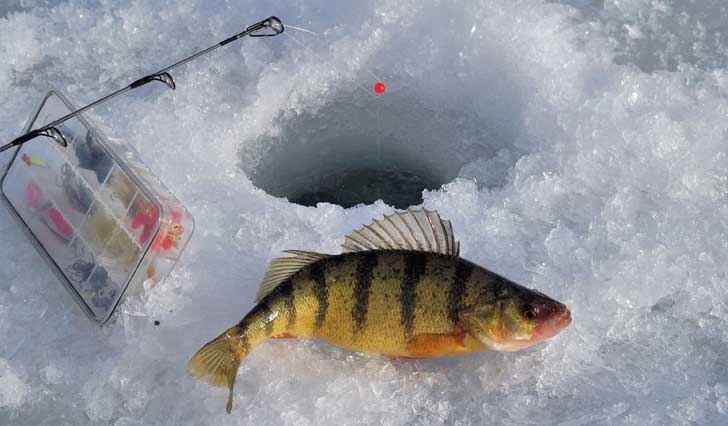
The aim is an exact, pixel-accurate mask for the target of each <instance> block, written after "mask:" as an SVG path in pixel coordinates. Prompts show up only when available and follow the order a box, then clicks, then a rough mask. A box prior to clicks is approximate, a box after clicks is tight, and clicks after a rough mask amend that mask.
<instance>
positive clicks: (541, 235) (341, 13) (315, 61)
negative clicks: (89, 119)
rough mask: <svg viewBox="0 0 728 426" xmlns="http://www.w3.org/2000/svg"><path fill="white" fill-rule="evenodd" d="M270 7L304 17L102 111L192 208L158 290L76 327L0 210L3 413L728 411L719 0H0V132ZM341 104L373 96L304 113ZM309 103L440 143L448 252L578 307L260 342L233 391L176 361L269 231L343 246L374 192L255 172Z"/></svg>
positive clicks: (242, 296) (502, 415) (706, 414)
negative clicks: (505, 319) (281, 193)
mask: <svg viewBox="0 0 728 426" xmlns="http://www.w3.org/2000/svg"><path fill="white" fill-rule="evenodd" d="M269 15H276V16H278V17H280V18H281V19H282V20H283V21H284V22H286V23H290V24H292V25H295V26H299V27H302V28H306V29H310V30H312V31H314V32H316V33H318V35H312V34H308V33H305V32H300V31H299V32H295V31H289V32H290V35H291V36H293V37H294V38H295V39H296V40H294V39H292V38H290V37H281V38H276V39H275V41H274V42H264V43H258V42H255V43H252V42H245V43H243V44H240V45H238V46H235V47H232V48H231V49H230V50H231V51H230V52H229V53H226V54H222V55H215V56H214V57H211V58H209V59H207V60H202V61H200V62H197V63H195V64H194V66H193V65H190V66H189V67H187V68H184V69H181V70H180V71H179V72H178V73H177V74H176V75H175V80H176V82H177V85H178V90H177V91H175V92H162V93H159V96H151V91H152V90H156V89H153V88H149V89H143V90H141V91H140V92H139V93H135V94H130V95H129V96H128V97H126V98H124V99H120V100H119V101H117V102H115V103H114V104H113V106H110V107H108V108H105V109H101V110H99V111H98V113H99V114H100V116H101V117H102V118H103V119H104V121H105V122H106V123H107V124H108V125H110V126H111V127H113V128H114V129H115V130H116V132H117V133H119V134H121V135H123V136H124V137H125V138H126V139H127V140H129V141H130V142H131V143H132V144H133V145H134V146H135V147H136V148H137V149H138V150H139V151H140V152H141V153H142V156H143V157H144V158H143V159H144V161H145V162H146V163H147V164H149V165H150V166H151V167H152V168H153V170H154V171H155V173H156V174H158V175H159V176H160V177H161V178H162V180H164V181H165V183H166V184H167V185H168V186H169V187H170V188H172V190H173V191H174V192H175V194H176V195H177V196H178V197H179V198H180V199H181V200H182V202H183V203H185V204H186V205H187V206H188V207H189V208H190V210H191V211H192V213H193V214H194V215H195V217H196V218H197V222H198V224H199V232H198V233H197V234H196V236H195V238H194V239H193V240H192V241H191V243H190V244H189V248H188V250H187V252H186V253H185V256H184V257H183V260H182V261H181V262H180V264H179V265H178V267H177V269H176V270H175V271H174V272H173V274H172V276H170V278H169V279H168V280H167V281H166V282H165V285H164V286H163V287H161V288H157V289H155V291H154V292H152V293H151V294H150V298H149V300H147V301H146V302H141V301H140V300H139V299H134V298H132V299H129V300H127V301H126V302H125V303H124V304H123V305H122V306H121V307H120V313H119V314H118V317H117V318H116V320H115V323H114V324H113V325H112V326H110V327H106V328H103V329H99V328H96V327H94V326H92V325H90V324H89V323H88V322H87V320H86V318H85V317H84V315H83V313H82V312H80V311H79V310H78V309H76V307H75V306H74V305H73V300H72V299H71V297H70V296H69V295H67V294H66V292H65V290H64V289H63V288H62V286H60V285H58V283H57V282H56V281H55V277H54V276H53V275H52V274H51V273H50V271H47V270H46V268H45V267H39V264H40V263H41V262H42V260H41V259H40V257H38V255H37V254H36V253H35V251H34V249H33V247H32V245H31V244H29V243H28V242H27V240H26V239H25V237H24V235H23V234H22V232H21V230H20V229H19V228H18V227H17V225H16V224H15V222H14V221H13V220H12V218H11V217H10V215H9V214H8V213H7V212H5V211H0V235H2V237H1V238H2V243H1V244H0V256H2V258H3V259H6V261H5V262H4V263H3V265H2V268H0V342H2V345H0V424H19V425H35V424H112V425H115V426H130V425H140V424H190V425H198V424H301V425H305V424H387V425H405V424H483V423H492V424H556V423H567V424H639V425H644V424H701V425H702V424H707V425H710V424H716V425H717V424H724V423H725V418H726V416H728V373H726V371H728V364H727V362H726V357H725V354H726V353H728V336H726V333H727V332H726V330H728V324H727V323H728V307H727V304H726V291H727V290H728V284H727V282H726V276H727V275H726V274H727V273H728V263H727V262H725V256H726V253H727V252H728V224H727V223H726V214H727V213H728V211H727V210H728V180H727V178H726V170H728V155H727V154H728V143H726V142H727V141H726V134H727V133H726V130H727V127H728V122H727V121H726V120H725V117H726V113H727V112H728V102H727V101H726V99H727V98H726V90H727V88H728V72H727V71H726V66H727V65H728V54H727V53H726V52H728V32H725V31H723V28H725V26H726V24H728V16H727V12H726V6H725V5H724V4H723V2H718V1H713V2H683V1H679V0H662V1H656V0H655V1H642V0H626V1H612V0H606V1H588V0H584V1H576V0H571V1H563V2H543V1H535V0H534V1H526V0H519V1H512V0H490V1H472V2H471V1H464V2H461V3H459V4H458V5H457V7H455V6H453V4H452V3H451V2H438V1H436V2H428V3H427V4H425V3H424V2H417V1H405V2H402V1H394V0H378V1H351V2H335V3H332V2H328V1H281V2H277V3H276V4H274V5H273V6H271V5H270V4H269V3H266V2H253V1H240V2H224V3H223V2H220V3H210V2H204V1H202V0H183V1H171V0H163V1H152V0H141V1H126V0H124V1H119V2H111V1H106V0H98V1H82V0H69V1H65V2H58V1H52V0H22V1H10V2H4V3H3V6H0V54H1V55H2V57H3V61H2V62H0V96H2V99H4V100H5V101H4V102H2V104H0V140H1V141H8V140H10V139H12V138H13V137H15V136H17V135H18V133H19V131H20V129H21V128H22V125H23V123H24V121H25V120H26V119H27V117H28V115H29V113H30V111H32V110H33V108H34V106H35V105H36V104H37V102H38V100H39V99H40V97H41V96H42V95H43V94H44V93H45V92H46V90H47V88H48V87H49V86H53V87H56V88H58V89H60V90H62V91H64V92H66V93H67V94H68V95H69V97H70V98H71V99H72V100H73V101H74V102H75V103H77V104H83V103H84V102H86V101H89V100H92V99H95V98H96V97H98V95H101V94H103V93H107V92H109V91H110V90H111V89H114V88H117V87H120V86H121V85H122V84H124V83H126V82H128V81H127V80H128V78H129V76H135V75H143V74H144V73H145V72H149V71H150V70H154V69H157V68H159V65H164V64H166V63H168V62H170V61H169V60H170V59H172V58H176V57H183V56H185V55H186V54H189V53H191V52H193V51H195V49H196V48H198V47H203V46H206V45H209V44H210V43H209V42H214V41H216V40H218V39H220V38H221V37H224V36H226V35H228V34H231V33H235V32H237V31H239V28H240V26H241V25H243V23H248V22H252V21H254V20H255V19H258V18H259V17H262V16H269ZM183 41H184V42H183ZM297 41H300V42H301V43H302V44H303V45H304V46H305V47H303V46H301V43H298V42H297ZM312 52H313V53H315V54H312ZM372 74H373V75H374V76H376V78H375V77H374V76H373V75H372ZM380 80H381V81H383V82H385V83H386V85H387V90H386V92H385V93H384V94H381V95H376V94H373V93H372V90H371V88H372V86H373V84H375V83H376V82H377V81H380ZM180 89H182V90H180ZM144 90H147V91H146V92H145V91H144ZM374 96H375V97H376V98H374V100H372V97H374ZM336 105H348V108H352V110H353V111H355V110H356V108H357V107H360V108H361V109H362V110H367V109H372V108H374V109H375V110H377V108H378V111H380V114H379V116H380V117H383V119H382V121H381V122H379V123H378V124H376V125H374V124H372V122H371V120H369V119H368V117H369V116H367V115H366V114H365V115H361V116H360V117H361V118H360V119H357V116H356V114H354V113H352V114H350V115H347V116H348V117H349V119H348V120H346V121H344V122H342V121H341V120H340V119H339V117H336V119H334V120H327V119H326V117H325V116H322V115H321V113H322V112H327V111H333V110H335V109H336V108H335V106H336ZM342 107H343V106H342ZM387 117H395V118H398V117H403V118H406V120H405V119H403V120H386V118H387ZM458 120H459V121H458ZM431 123H442V126H451V128H452V129H453V130H454V132H450V131H442V132H441V133H440V132H434V131H432V132H431V131H429V129H430V128H431V127H428V126H429V125H430V124H431ZM316 127H318V128H320V129H321V132H323V133H324V134H325V135H334V136H336V137H337V138H338V137H339V136H341V137H342V138H343V140H346V137H348V136H349V135H350V136H352V138H354V137H356V136H359V135H361V134H365V135H371V134H372V133H371V132H372V131H375V132H376V133H374V134H375V135H377V136H376V137H375V138H374V140H385V136H387V135H394V136H396V137H393V138H391V139H389V140H394V141H399V142H396V143H398V144H400V145H399V146H401V147H405V146H409V145H408V144H409V143H410V142H411V143H416V145H415V146H416V147H417V150H416V151H413V153H412V157H414V158H416V159H418V161H432V158H433V155H434V158H435V159H436V160H437V161H436V163H437V162H439V163H440V164H439V166H440V167H441V169H438V171H437V173H438V176H439V177H440V178H441V177H446V179H445V180H447V183H446V184H445V185H444V186H443V187H442V188H439V189H437V188H436V189H434V190H432V191H426V192H425V193H424V194H423V198H424V206H425V207H426V208H428V209H431V210H434V209H436V210H438V211H439V212H440V213H441V214H442V215H443V216H445V217H447V218H448V219H450V220H451V221H452V222H453V224H454V226H455V232H457V234H458V235H459V238H460V240H461V252H462V254H463V256H465V257H467V258H468V259H471V260H473V261H475V262H477V263H478V264H482V265H484V266H486V267H488V268H490V269H492V270H494V271H495V272H497V273H499V274H502V275H504V276H507V277H509V278H511V279H513V280H515V281H517V282H520V283H522V284H524V285H526V286H528V287H530V288H535V289H538V290H540V291H543V292H544V293H546V294H549V295H551V296H554V297H555V298H557V299H558V300H560V301H563V302H564V303H566V304H567V305H568V306H569V308H570V309H571V311H572V313H573V316H574V322H573V323H572V325H571V326H570V327H569V328H568V329H566V330H565V331H564V332H562V333H561V334H560V335H559V336H557V337H555V338H554V339H553V340H551V341H549V342H548V343H546V344H544V345H542V346H539V347H537V348H535V349H533V350H529V351H526V352H522V353H515V354H502V353H495V352H492V353H488V352H486V353H482V354H479V355H474V356H468V357H464V358H458V359H444V360H437V361H414V362H409V363H407V362H401V363H391V362H390V361H388V360H386V359H383V358H382V357H379V356H375V355H361V354H354V353H351V352H347V351H343V350H340V349H336V348H333V347H330V346H328V345H324V344H320V343H316V342H285V341H276V342H267V343H264V344H262V345H261V346H260V347H259V348H258V349H256V351H255V352H254V353H252V354H251V355H250V357H249V358H248V359H247V360H246V362H245V364H244V366H243V367H242V368H241V370H240V374H239V375H238V384H237V388H238V389H239V391H238V392H237V394H236V401H235V404H236V407H238V409H236V410H237V411H236V412H235V414H234V415H231V416H228V415H226V414H225V413H224V411H222V410H220V406H219V402H220V399H221V398H223V399H224V396H225V390H224V389H210V388H209V387H208V386H207V385H206V384H204V383H201V382H198V381H196V380H194V379H193V378H191V377H189V376H188V375H187V374H185V373H184V369H185V364H186V362H187V360H188V357H189V355H190V354H191V353H193V352H194V351H195V350H196V349H197V347H198V346H199V344H201V343H203V342H205V341H206V340H207V339H208V338H209V337H210V335H211V333H213V332H215V331H217V330H221V329H224V328H225V327H227V326H229V323H230V321H231V319H233V320H234V319H235V318H238V317H239V315H240V313H241V312H245V311H247V310H248V309H250V308H251V307H252V305H253V303H254V295H255V292H256V289H257V286H258V283H259V281H260V279H261V278H262V277H263V275H264V272H265V267H266V263H267V262H268V260H270V258H272V257H274V256H276V254H277V253H278V252H280V251H281V250H284V249H289V248H299V249H304V250H311V251H321V252H336V248H337V247H338V246H339V244H341V243H342V242H343V241H342V236H343V235H345V234H347V233H348V232H350V231H351V230H352V229H356V228H358V227H359V226H361V225H362V224H364V223H368V222H369V220H370V219H371V218H373V217H380V216H381V215H383V214H389V213H391V212H392V211H393V209H392V207H390V206H387V205H385V204H384V203H381V202H375V203H372V204H367V205H360V206H357V207H353V208H349V209H344V208H342V207H340V206H336V205H332V204H319V205H318V206H316V207H303V206H299V205H296V204H292V203H289V202H288V201H286V200H285V199H281V198H275V197H273V196H271V195H268V194H266V193H265V192H264V191H263V190H261V189H259V188H258V187H256V186H255V185H254V184H253V183H252V181H251V179H250V176H253V175H254V171H255V170H256V167H257V166H258V165H259V163H265V164H268V162H270V161H271V160H270V159H269V158H268V157H266V149H267V146H266V145H265V144H264V143H262V142H263V141H266V140H272V141H274V142H278V143H285V142H286V141H292V142H291V143H300V141H295V138H292V137H287V138H279V137H278V136H280V135H295V134H297V133H300V134H303V135H306V136H309V135H315V134H316V133H315V132H314V131H313V129H314V128H316ZM357 140H358V139H357ZM399 146H398V147H399ZM296 149H297V150H296V152H301V153H306V152H307V151H305V150H298V148H296ZM403 149H404V148H403ZM397 152H403V151H401V150H400V151H397ZM404 152H405V153H406V152H407V151H404ZM431 153H435V154H431ZM308 155H309V156H308V158H300V160H301V161H306V162H310V163H315V161H314V160H315V158H316V156H317V153H316V152H315V151H314V150H311V151H310V152H309V154H308ZM8 159H9V156H8V155H3V156H2V157H0V162H1V163H5V162H6V161H7V160H8ZM284 160H286V158H284ZM272 163H273V164H274V163H275V162H272ZM279 163H280V164H278V166H279V167H280V168H281V169H285V168H286V167H287V165H288V164H287V163H286V161H280V162H279ZM453 170H455V171H453ZM155 321H159V323H158V324H159V325H158V326H156V325H155Z"/></svg>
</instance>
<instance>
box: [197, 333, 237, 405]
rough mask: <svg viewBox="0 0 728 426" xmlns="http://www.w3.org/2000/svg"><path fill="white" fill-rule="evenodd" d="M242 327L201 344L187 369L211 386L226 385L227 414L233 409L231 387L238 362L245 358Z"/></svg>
mask: <svg viewBox="0 0 728 426" xmlns="http://www.w3.org/2000/svg"><path fill="white" fill-rule="evenodd" d="M242 335H243V329H242V328H241V327H240V326H235V327H231V328H229V329H227V330H226V331H225V332H224V333H223V334H221V335H220V336H218V337H217V338H215V339H214V340H212V341H210V342H209V343H207V344H206V345H205V346H203V347H202V348H201V349H200V350H199V351H197V353H196V354H195V355H194V356H193V357H192V359H191V360H190V362H189V364H188V365H187V370H188V371H189V372H190V374H192V375H193V376H195V377H197V378H199V379H202V380H204V381H206V382H207V383H209V384H210V385H212V386H227V387H228V389H229V390H230V394H229V395H228V401H227V405H226V406H225V409H226V411H227V413H228V414H230V412H231V411H232V409H233V388H234V387H235V376H237V374H238V368H239V367H240V363H241V362H242V361H243V359H245V356H246V355H247V352H248V351H247V350H246V349H245V346H244V344H243V341H242V339H241V337H242Z"/></svg>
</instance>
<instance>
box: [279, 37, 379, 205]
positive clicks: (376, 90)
mask: <svg viewBox="0 0 728 426" xmlns="http://www.w3.org/2000/svg"><path fill="white" fill-rule="evenodd" d="M286 28H293V29H297V30H300V31H303V32H306V33H309V34H313V35H315V36H323V37H325V35H320V34H317V33H315V32H313V31H310V30H306V29H304V28H299V27H295V26H292V25H288V24H287V25H286ZM284 34H285V35H286V36H288V37H289V38H290V39H291V40H293V41H294V42H295V43H296V44H298V45H299V46H301V47H303V48H304V49H306V50H307V51H308V52H310V53H311V54H312V55H313V56H314V57H315V58H316V59H318V60H319V62H320V63H326V61H325V60H324V59H323V58H322V57H321V56H320V55H319V54H318V53H316V52H315V51H314V50H313V49H312V48H311V47H309V46H308V45H306V44H305V43H303V42H302V41H300V40H298V39H297V38H295V37H294V36H292V35H291V34H290V33H288V32H286V33H284ZM361 70H363V71H364V72H366V73H367V74H369V75H370V76H372V77H373V78H374V81H375V82H376V83H375V84H374V93H372V92H370V91H369V90H368V89H367V88H365V87H364V86H363V85H362V84H361V83H359V82H357V81H354V84H355V85H356V87H358V88H360V89H362V90H363V91H364V92H365V93H367V94H368V95H369V96H378V95H381V94H382V93H384V90H386V86H384V83H382V82H381V81H382V79H381V78H379V76H377V75H376V74H374V73H373V72H372V71H371V70H370V69H369V68H367V67H362V68H361ZM380 86H381V87H380ZM373 114H374V127H375V128H376V130H375V137H374V139H375V140H376V156H377V160H378V161H379V168H380V170H383V164H384V162H383V160H384V158H383V157H384V154H383V149H382V148H383V146H382V145H383V142H384V140H383V139H384V132H383V127H382V104H381V103H377V108H376V110H375V111H373ZM376 191H377V197H378V198H379V199H381V198H382V188H381V186H379V185H377V186H376Z"/></svg>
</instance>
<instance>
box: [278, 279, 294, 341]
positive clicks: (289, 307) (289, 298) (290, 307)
mask: <svg viewBox="0 0 728 426" xmlns="http://www.w3.org/2000/svg"><path fill="white" fill-rule="evenodd" d="M278 291H279V292H280V293H279V294H280V297H281V300H282V301H283V308H284V309H285V310H286V315H287V316H288V322H287V323H286V329H287V330H290V329H292V328H293V326H294V325H295V324H296V304H295V300H294V297H295V296H294V294H293V282H291V280H290V279H288V280H286V281H284V282H283V283H281V285H280V286H279V287H278Z"/></svg>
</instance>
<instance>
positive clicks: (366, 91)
mask: <svg viewBox="0 0 728 426" xmlns="http://www.w3.org/2000/svg"><path fill="white" fill-rule="evenodd" d="M286 28H288V26H286ZM283 35H285V36H287V37H289V38H290V39H291V40H293V41H294V42H295V43H296V44H298V45H299V46H301V47H303V48H304V49H306V50H307V51H308V52H310V53H311V54H312V55H313V56H314V57H315V58H316V59H318V61H319V63H322V64H324V63H326V60H325V59H324V58H323V57H322V56H321V55H319V54H318V53H316V51H314V50H313V49H312V48H311V47H309V46H308V45H306V44H305V43H303V42H302V41H300V40H298V39H297V38H295V37H293V36H292V35H290V34H289V33H287V32H286V33H283ZM361 70H363V71H366V72H368V73H369V74H371V75H372V77H374V78H375V79H376V80H377V81H379V78H378V77H377V76H376V75H374V74H373V73H372V72H371V71H369V70H367V69H366V68H361ZM354 85H356V87H358V88H360V89H362V90H363V91H364V92H365V93H366V94H367V95H370V96H371V95H372V93H371V92H370V91H369V90H368V89H367V88H366V87H364V86H363V85H362V84H361V83H359V82H357V81H354Z"/></svg>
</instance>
